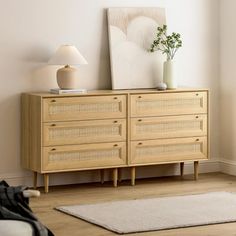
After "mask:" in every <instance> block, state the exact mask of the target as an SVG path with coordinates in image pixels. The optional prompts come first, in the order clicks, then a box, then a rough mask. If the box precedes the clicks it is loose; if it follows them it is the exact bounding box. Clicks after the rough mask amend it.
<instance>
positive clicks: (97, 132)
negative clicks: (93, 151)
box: [49, 125, 121, 141]
mask: <svg viewBox="0 0 236 236" xmlns="http://www.w3.org/2000/svg"><path fill="white" fill-rule="evenodd" d="M120 133H121V132H120V127H119V126H114V125H110V126H87V127H60V128H50V129H49V140H51V141H53V140H58V139H65V138H69V139H73V138H80V137H104V136H105V137H107V136H117V135H120Z"/></svg>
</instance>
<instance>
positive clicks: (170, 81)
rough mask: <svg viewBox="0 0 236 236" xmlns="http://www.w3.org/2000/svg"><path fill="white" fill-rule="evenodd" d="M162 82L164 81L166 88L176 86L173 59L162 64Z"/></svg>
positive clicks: (174, 87)
mask: <svg viewBox="0 0 236 236" xmlns="http://www.w3.org/2000/svg"><path fill="white" fill-rule="evenodd" d="M163 82H164V83H166V85H167V88H168V89H176V88H177V78H176V71H175V62H174V61H173V60H167V61H165V62H164V64H163Z"/></svg>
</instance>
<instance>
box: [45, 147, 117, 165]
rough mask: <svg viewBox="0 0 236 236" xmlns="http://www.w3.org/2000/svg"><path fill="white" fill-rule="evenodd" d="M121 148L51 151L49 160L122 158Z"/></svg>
mask: <svg viewBox="0 0 236 236" xmlns="http://www.w3.org/2000/svg"><path fill="white" fill-rule="evenodd" d="M120 156H121V155H120V150H119V149H111V150H87V151H71V152H57V153H49V157H48V161H49V163H50V162H60V161H89V160H102V159H103V160H104V159H113V158H114V159H117V158H120Z"/></svg>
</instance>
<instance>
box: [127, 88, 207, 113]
mask: <svg viewBox="0 0 236 236" xmlns="http://www.w3.org/2000/svg"><path fill="white" fill-rule="evenodd" d="M199 113H207V92H181V93H177V92H176V93H161V94H140V95H132V96H131V117H142V116H167V115H187V114H199Z"/></svg>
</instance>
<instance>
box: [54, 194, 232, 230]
mask: <svg viewBox="0 0 236 236" xmlns="http://www.w3.org/2000/svg"><path fill="white" fill-rule="evenodd" d="M56 209H57V210H59V211H62V212H64V213H67V214H69V215H72V216H75V217H78V218H80V219H83V220H85V221H88V222H90V223H93V224H96V225H99V226H101V227H104V228H106V229H108V230H111V231H113V232H116V233H120V234H125V233H135V232H144V231H153V230H163V229H175V228H182V227H190V226H199V225H208V224H218V223H227V222H233V221H236V194H233V193H229V192H213V193H205V194H197V195H186V196H175V197H160V198H152V199H140V200H128V201H116V202H106V203H99V204H90V205H74V206H61V207H57V208H56Z"/></svg>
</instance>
